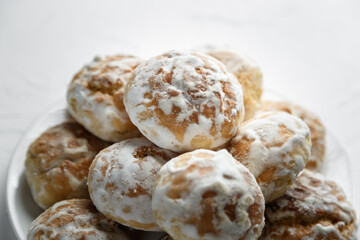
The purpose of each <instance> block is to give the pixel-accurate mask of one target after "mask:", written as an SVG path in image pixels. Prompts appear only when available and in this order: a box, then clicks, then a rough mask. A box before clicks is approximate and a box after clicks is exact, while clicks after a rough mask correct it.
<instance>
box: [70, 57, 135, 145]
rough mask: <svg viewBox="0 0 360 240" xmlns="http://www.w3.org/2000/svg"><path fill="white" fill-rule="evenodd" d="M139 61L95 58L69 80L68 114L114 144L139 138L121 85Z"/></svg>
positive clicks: (124, 58)
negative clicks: (129, 114) (125, 103)
mask: <svg viewBox="0 0 360 240" xmlns="http://www.w3.org/2000/svg"><path fill="white" fill-rule="evenodd" d="M139 63H140V60H139V59H138V58H136V57H133V56H130V55H116V56H106V57H96V58H95V59H94V60H93V61H92V62H91V63H90V64H88V65H86V66H84V67H83V68H82V69H81V70H80V71H79V72H78V73H77V74H76V75H75V76H74V78H73V80H72V81H71V83H70V85H69V87H68V92H67V101H68V106H69V107H68V109H69V112H70V114H71V115H72V116H73V117H74V118H75V119H76V120H77V121H78V122H79V123H80V124H81V125H83V126H84V127H85V128H86V129H87V130H88V131H90V132H91V133H93V134H94V135H96V136H98V137H99V138H101V139H103V140H106V141H110V142H118V141H121V140H124V139H127V138H131V137H135V136H139V135H140V133H139V131H138V130H137V129H136V127H135V126H134V125H133V124H132V123H131V121H130V119H129V116H128V115H127V113H126V111H125V107H124V103H123V96H124V90H125V85H126V83H127V82H128V80H129V76H130V75H131V72H132V70H133V69H134V68H135V67H136V66H137V65H138V64H139Z"/></svg>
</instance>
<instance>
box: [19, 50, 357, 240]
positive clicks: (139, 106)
mask: <svg viewBox="0 0 360 240" xmlns="http://www.w3.org/2000/svg"><path fill="white" fill-rule="evenodd" d="M261 96H262V73H261V70H260V68H259V67H258V66H257V65H256V64H255V63H254V62H253V61H251V60H250V59H249V58H247V57H245V56H243V55H241V54H237V53H234V52H233V51H231V50H227V49H211V50H206V51H202V52H184V51H168V52H165V53H163V54H161V55H159V56H155V57H153V58H150V59H148V60H142V59H140V58H138V57H135V56H131V55H115V56H104V57H96V58H95V59H94V60H93V61H92V62H91V63H90V64H87V65H86V66H84V67H83V68H82V69H81V70H80V71H79V72H78V73H76V74H75V76H74V78H73V80H72V81H71V82H70V84H69V87H68V91H67V102H68V111H69V113H70V114H71V116H72V117H73V118H74V121H69V122H65V123H62V124H60V125H58V126H54V127H52V128H50V129H48V130H46V131H45V132H44V133H43V134H42V135H41V136H39V138H38V139H36V140H35V141H34V142H33V143H32V144H31V146H30V147H29V150H28V155H27V159H26V179H27V182H28V184H29V187H30V189H31V193H32V196H33V198H34V200H35V202H36V203H37V204H38V205H39V206H40V207H41V208H43V209H44V210H45V209H46V211H45V212H44V213H42V214H41V215H40V216H39V217H38V218H37V219H36V220H35V221H34V222H33V223H32V224H31V226H30V228H29V232H28V239H114V240H115V239H118V240H125V239H140V238H139V235H137V234H136V233H137V232H138V231H148V232H162V231H163V232H164V233H163V236H164V237H163V238H161V239H164V240H165V239H174V240H205V239H206V240H212V239H221V240H238V239H246V240H251V239H284V240H285V239H299V240H300V239H356V236H355V235H356V221H357V220H356V216H355V211H354V209H353V208H352V206H351V204H350V202H349V201H348V200H347V198H346V196H345V194H344V192H343V191H342V190H341V188H340V187H339V186H338V185H337V184H336V183H334V182H331V181H327V180H325V179H324V177H323V176H321V175H320V174H319V173H316V171H319V170H320V169H321V166H322V164H323V161H324V154H325V142H324V138H325V129H324V126H323V124H322V122H321V121H320V120H319V119H318V117H317V116H316V115H315V114H313V113H311V112H309V111H308V110H306V109H304V108H302V107H301V106H298V105H296V104H293V103H288V102H274V101H262V99H261ZM155 240H160V239H159V238H157V239H155Z"/></svg>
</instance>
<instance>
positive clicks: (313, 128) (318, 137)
mask: <svg viewBox="0 0 360 240" xmlns="http://www.w3.org/2000/svg"><path fill="white" fill-rule="evenodd" d="M260 111H262V112H264V111H285V112H288V113H290V114H292V115H294V116H296V117H298V118H300V119H301V120H303V121H304V122H305V123H306V125H308V126H309V128H310V132H311V143H312V146H311V155H310V157H309V159H308V161H307V163H306V166H305V168H308V169H311V170H316V171H319V170H320V169H321V167H322V165H323V162H324V155H325V132H326V130H325V126H324V124H323V123H322V122H321V120H320V118H319V117H318V116H317V115H316V114H315V113H313V112H311V111H309V110H307V109H305V108H303V107H301V106H299V105H297V104H294V103H290V102H285V101H269V100H268V101H264V102H263V104H262V107H261V109H260Z"/></svg>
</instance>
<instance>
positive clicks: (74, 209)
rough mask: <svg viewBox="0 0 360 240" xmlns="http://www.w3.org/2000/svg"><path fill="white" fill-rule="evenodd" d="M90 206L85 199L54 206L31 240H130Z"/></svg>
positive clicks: (30, 235) (37, 223)
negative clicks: (88, 206)
mask: <svg viewBox="0 0 360 240" xmlns="http://www.w3.org/2000/svg"><path fill="white" fill-rule="evenodd" d="M84 202H86V204H84ZM87 205H92V204H91V201H90V200H85V199H82V200H80V199H73V200H65V201H61V202H58V203H56V204H54V205H53V206H52V207H51V208H49V209H48V210H46V211H45V212H44V213H43V214H41V215H40V216H39V217H38V218H37V219H35V220H34V221H33V222H32V224H31V225H30V227H29V232H28V237H27V239H28V240H38V239H42V240H51V239H86V240H129V238H128V237H127V236H126V235H125V233H124V232H123V231H121V230H120V229H118V228H117V225H116V223H115V222H113V221H111V220H109V219H106V218H105V217H104V216H103V215H102V214H101V213H99V212H96V209H95V208H94V207H93V209H90V208H87ZM69 220H70V221H69ZM38 234H40V236H41V238H39V236H37V235H38ZM82 237H84V238H82Z"/></svg>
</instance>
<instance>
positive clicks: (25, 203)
mask: <svg viewBox="0 0 360 240" xmlns="http://www.w3.org/2000/svg"><path fill="white" fill-rule="evenodd" d="M270 95H273V94H270ZM280 98H282V97H280ZM67 119H70V116H69V115H68V113H67V111H66V103H65V101H64V100H63V101H59V102H58V103H57V104H55V105H54V106H52V107H51V110H49V111H47V112H45V113H44V114H42V115H41V116H40V117H39V118H37V119H36V120H35V121H34V122H33V124H32V125H31V126H30V128H29V129H28V131H27V132H26V133H25V134H24V135H23V137H22V138H21V140H20V142H19V143H18V145H17V147H16V149H15V151H14V153H13V156H12V159H11V163H10V167H9V170H8V177H7V207H8V212H9V216H10V222H11V224H12V227H13V230H14V232H15V233H16V235H17V237H18V239H26V234H27V229H28V226H29V225H30V223H31V222H32V221H33V220H34V219H35V218H36V217H37V216H38V215H39V214H40V213H41V212H42V210H41V209H40V208H39V207H38V206H37V205H36V204H35V202H34V201H33V199H32V197H31V194H30V190H29V188H28V186H27V183H26V180H25V176H24V171H25V167H24V162H25V157H26V152H27V148H28V146H29V145H30V143H31V142H32V141H33V140H35V139H36V138H37V137H38V136H39V135H40V134H41V133H42V132H43V131H44V130H46V129H47V128H49V127H51V126H54V125H56V124H59V123H61V122H64V121H65V120H67ZM326 140H327V152H326V157H325V164H324V168H323V173H324V175H325V176H326V177H327V178H328V179H331V180H334V181H336V182H337V183H338V184H339V185H340V186H342V187H343V189H344V190H345V192H346V194H347V196H348V197H349V198H350V199H352V195H353V192H352V191H353V187H352V183H351V180H350V179H351V176H350V173H351V171H350V164H349V163H350V159H349V155H348V153H347V152H346V150H345V148H344V147H343V146H342V145H341V144H340V143H339V142H338V140H337V139H336V138H335V137H334V136H333V135H332V134H331V132H329V131H327V139H326ZM142 235H143V237H142V238H141V239H144V240H150V239H156V240H157V239H159V238H160V236H161V235H162V234H161V233H150V234H142Z"/></svg>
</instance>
